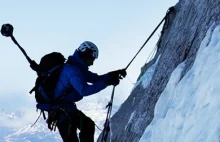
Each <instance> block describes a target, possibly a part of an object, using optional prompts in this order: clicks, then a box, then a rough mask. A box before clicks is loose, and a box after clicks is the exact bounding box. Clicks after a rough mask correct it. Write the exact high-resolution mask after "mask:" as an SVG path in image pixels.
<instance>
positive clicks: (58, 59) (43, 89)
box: [30, 52, 65, 112]
mask: <svg viewBox="0 0 220 142" xmlns="http://www.w3.org/2000/svg"><path fill="white" fill-rule="evenodd" d="M64 63H65V58H64V56H63V55H62V54H61V53H59V52H52V53H49V54H47V55H45V56H43V57H42V58H41V60H40V64H39V65H38V69H37V75H38V77H37V79H36V82H35V86H34V88H33V89H32V90H31V91H30V93H32V92H33V91H34V92H35V99H36V102H37V105H36V107H37V109H40V110H41V112H44V111H49V110H50V109H51V107H52V106H53V105H54V104H55V100H54V99H53V95H54V89H55V87H56V84H57V80H58V77H59V73H60V71H61V69H62V67H63V65H64Z"/></svg>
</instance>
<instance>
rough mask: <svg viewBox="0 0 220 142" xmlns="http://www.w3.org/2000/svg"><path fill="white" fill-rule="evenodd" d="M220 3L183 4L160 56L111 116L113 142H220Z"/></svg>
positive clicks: (182, 1) (174, 15) (169, 24)
mask: <svg viewBox="0 0 220 142" xmlns="http://www.w3.org/2000/svg"><path fill="white" fill-rule="evenodd" d="M219 7H220V1H219V0H209V1H207V0H195V1H189V0H180V1H179V2H178V3H177V5H176V6H175V7H174V11H173V12H172V13H171V15H169V17H168V19H167V21H166V22H165V25H164V27H163V31H162V33H161V37H160V39H159V41H158V43H157V53H156V55H155V57H154V58H153V59H152V60H151V61H150V62H149V63H147V64H146V65H145V66H144V67H143V73H142V76H141V77H140V80H139V81H138V82H137V84H136V85H135V87H134V88H133V90H132V92H131V94H130V96H129V97H128V99H127V100H126V101H125V102H124V103H123V104H122V105H121V107H120V108H119V110H118V111H117V112H116V113H115V115H114V116H113V117H112V118H111V133H110V134H109V136H108V141H109V142H110V141H114V142H138V141H141V142H219V141H220V135H219V133H220V123H219V118H220V101H219V100H220V95H219V94H220V87H219V86H220V80H219V78H218V76H219V73H220V68H219V66H220V16H219V13H220V8H219ZM146 26H147V25H146ZM101 136H102V135H100V137H99V140H98V141H101Z"/></svg>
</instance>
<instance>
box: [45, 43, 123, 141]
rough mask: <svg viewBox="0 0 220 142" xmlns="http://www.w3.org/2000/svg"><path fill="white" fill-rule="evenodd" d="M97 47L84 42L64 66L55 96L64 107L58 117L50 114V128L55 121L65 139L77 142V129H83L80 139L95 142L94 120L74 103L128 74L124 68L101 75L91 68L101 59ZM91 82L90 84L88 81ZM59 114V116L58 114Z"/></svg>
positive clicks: (48, 120)
mask: <svg viewBox="0 0 220 142" xmlns="http://www.w3.org/2000/svg"><path fill="white" fill-rule="evenodd" d="M98 54H99V51H98V48H97V46H96V45H95V44H94V43H92V42H90V41H85V42H83V43H82V44H81V45H80V46H79V48H78V49H76V50H75V52H74V54H73V55H72V56H69V58H68V60H67V62H66V64H65V65H64V66H63V68H62V70H61V72H60V74H59V78H58V81H57V85H56V88H55V94H54V99H57V98H59V103H60V106H61V110H63V111H60V112H57V114H58V117H56V118H54V117H53V116H50V113H48V119H47V123H48V128H49V129H51V128H52V127H53V126H52V125H53V124H54V121H56V122H57V123H56V124H57V128H58V130H59V133H60V135H61V137H62V139H63V141H64V142H78V141H79V140H78V136H77V128H78V129H79V130H80V133H79V139H80V142H93V141H94V132H95V123H94V122H93V121H92V119H90V118H89V117H87V116H86V115H85V114H84V113H83V112H82V111H80V110H78V109H77V107H76V104H75V102H78V101H80V100H81V99H83V97H85V96H89V95H93V94H95V93H97V92H99V91H101V90H103V89H105V88H106V87H107V86H109V85H114V86H116V85H118V84H119V82H120V79H122V78H123V77H125V76H126V71H125V69H121V70H116V71H112V72H109V73H107V74H104V75H98V74H95V73H92V72H90V71H89V70H88V67H89V66H91V65H93V62H94V61H95V59H97V58H98ZM88 83H90V84H88ZM56 116H57V115H56Z"/></svg>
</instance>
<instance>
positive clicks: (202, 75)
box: [131, 25, 220, 142]
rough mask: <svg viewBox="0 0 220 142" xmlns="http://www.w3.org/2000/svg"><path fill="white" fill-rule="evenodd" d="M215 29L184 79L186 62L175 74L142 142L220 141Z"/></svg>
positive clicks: (218, 29) (218, 31)
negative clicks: (183, 73) (182, 74)
mask: <svg viewBox="0 0 220 142" xmlns="http://www.w3.org/2000/svg"><path fill="white" fill-rule="evenodd" d="M212 29H213V28H210V29H209V31H208V32H207V34H206V36H205V38H204V39H203V41H202V43H201V45H200V48H199V50H198V52H197V56H196V59H195V62H194V64H193V66H192V68H191V69H190V70H189V71H188V72H187V73H186V75H185V76H184V77H183V78H182V79H180V77H181V73H182V71H183V70H184V67H185V62H182V63H181V64H179V65H178V67H177V68H176V69H175V70H174V71H173V72H172V75H171V77H170V79H169V82H168V84H167V86H166V88H165V90H164V91H163V92H162V94H161V96H160V98H159V100H158V101H157V104H156V106H155V111H154V119H153V120H152V121H151V123H150V125H148V127H147V128H146V130H145V132H144V135H143V136H142V138H141V139H140V142H218V141H219V130H220V124H219V117H220V103H219V99H220V96H219V92H220V88H219V86H220V81H219V73H220V68H219V67H220V62H219V60H220V56H219V54H220V36H219V35H220V25H218V26H217V27H216V28H215V29H214V30H212ZM154 66H155V65H153V66H152V67H151V68H153V69H150V70H149V71H147V72H146V73H145V75H144V76H143V77H142V78H141V80H140V82H141V83H142V86H143V87H146V86H148V82H149V81H146V80H149V78H150V77H151V76H152V73H151V70H154ZM134 113H135V112H134ZM131 117H132V116H131ZM164 130H166V131H164Z"/></svg>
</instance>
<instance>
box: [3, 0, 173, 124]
mask: <svg viewBox="0 0 220 142" xmlns="http://www.w3.org/2000/svg"><path fill="white" fill-rule="evenodd" d="M176 3H177V0H169V1H161V0H154V1H148V0H139V1H132V0H121V1H116V0H112V1H100V0H99V1H98V0H93V1H71V0H66V1H52V0H48V1H43V0H38V1H28V0H19V1H12V0H7V1H5V0H4V1H3V0H1V5H0V17H1V18H0V24H5V23H10V24H12V25H13V27H14V32H13V35H14V37H15V38H16V39H17V41H18V42H19V44H20V45H21V46H22V47H23V48H24V49H25V50H26V52H27V54H28V55H29V56H30V58H31V59H33V60H35V61H36V62H39V61H40V58H41V57H42V56H43V55H45V54H47V53H50V52H53V51H57V52H61V53H62V54H63V55H64V56H65V57H66V58H67V57H68V56H69V55H71V54H73V52H74V51H75V49H76V48H77V47H78V46H79V45H80V44H81V43H82V42H83V41H86V40H87V41H92V42H93V43H95V44H96V45H97V46H98V48H99V53H100V54H99V58H98V59H97V60H96V61H95V63H94V65H93V66H92V67H91V68H90V70H91V71H93V72H96V73H98V74H104V73H107V72H109V71H113V70H117V69H121V68H125V67H126V66H127V64H128V63H129V62H130V60H131V59H132V58H133V56H134V55H135V54H136V53H137V51H138V50H139V49H140V47H141V46H142V45H143V43H144V42H145V41H146V39H147V38H148V36H149V35H150V34H151V33H152V31H153V30H154V29H155V27H156V26H157V25H158V24H159V22H160V21H161V20H162V18H163V17H164V16H165V14H166V11H167V10H168V8H169V7H171V6H174V5H175V4H176ZM159 35H160V29H159V30H158V31H157V32H156V33H155V35H154V36H153V38H152V39H151V40H150V41H149V43H148V44H146V46H145V47H144V49H143V50H142V51H141V52H140V54H139V55H138V56H137V58H136V59H135V60H134V62H133V63H132V64H131V65H130V67H129V68H128V70H127V77H126V78H125V79H124V80H123V81H121V84H120V85H119V86H118V87H117V88H116V95H115V100H114V103H115V104H114V105H120V104H121V103H122V102H123V101H125V99H126V98H127V96H128V95H129V93H130V91H131V90H132V87H133V85H134V83H135V82H136V79H137V77H138V75H139V74H140V69H141V67H142V66H143V65H144V64H145V62H146V60H147V58H148V56H149V54H150V53H151V51H152V49H153V48H154V47H155V45H156V42H157V39H158V38H159ZM0 48H1V52H0V64H1V67H0V69H1V73H0V79H1V85H0V104H1V105H0V109H1V110H6V111H9V112H13V111H19V112H20V111H25V112H26V113H25V114H26V117H25V119H23V120H22V121H19V122H20V125H24V124H25V123H27V122H30V121H31V122H33V119H34V120H35V118H36V116H37V113H36V112H35V111H33V109H34V110H35V104H34V103H35V100H34V95H29V93H28V92H29V91H30V90H31V89H32V87H33V86H34V81H35V78H36V77H37V76H36V73H35V72H34V71H32V70H31V69H30V67H29V64H28V62H27V60H26V59H25V57H24V56H23V55H22V53H21V52H20V50H19V48H18V47H17V46H16V45H15V44H14V43H13V42H12V40H11V39H10V38H6V37H3V36H0ZM111 90H112V87H108V88H107V89H106V90H104V91H101V92H100V93H98V95H97V96H98V97H100V96H102V97H104V98H109V99H110V95H111ZM95 96H96V95H94V96H92V97H90V98H92V99H91V100H93V99H94V98H96V97H95ZM98 97H97V98H98ZM86 101H90V99H88V98H86V99H85V101H84V102H86ZM82 102H83V101H82ZM105 103H107V102H105ZM30 114H31V115H30ZM28 120H29V121H28ZM3 124H4V121H3V120H2V121H0V127H1V125H3ZM16 126H19V124H17V125H16ZM10 127H11V126H10Z"/></svg>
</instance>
